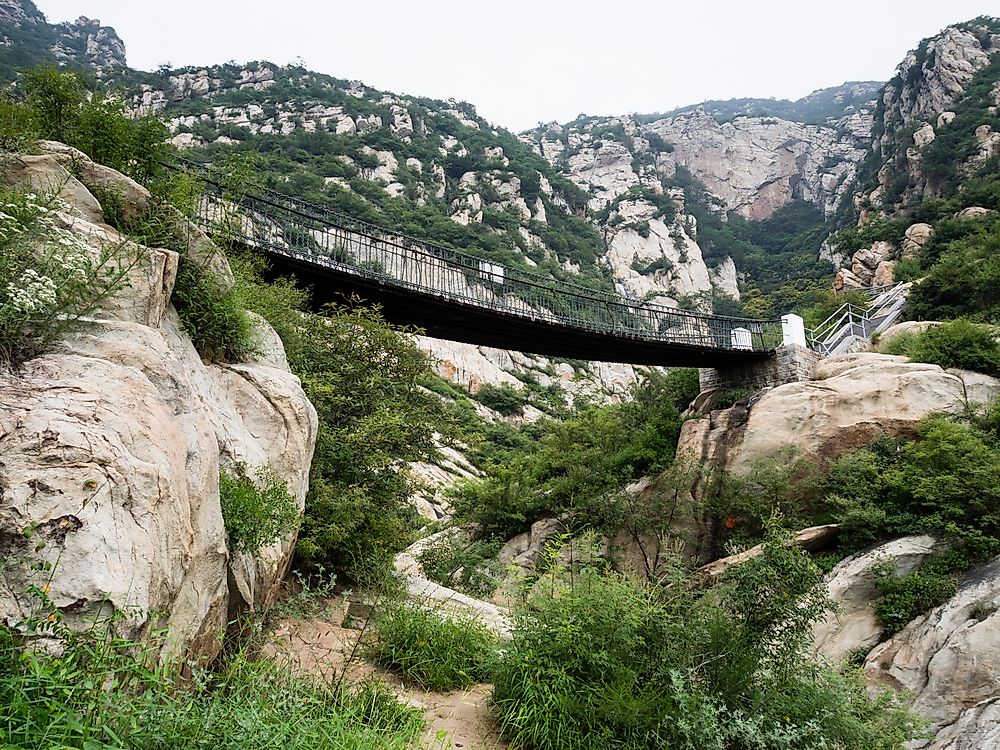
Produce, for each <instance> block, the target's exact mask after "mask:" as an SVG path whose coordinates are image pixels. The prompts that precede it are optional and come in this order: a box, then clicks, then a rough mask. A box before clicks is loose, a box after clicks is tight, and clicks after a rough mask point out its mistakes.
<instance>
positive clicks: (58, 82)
mask: <svg viewBox="0 0 1000 750" xmlns="http://www.w3.org/2000/svg"><path fill="white" fill-rule="evenodd" d="M20 86H21V88H22V89H23V91H24V93H25V104H26V106H27V108H28V109H29V110H30V111H31V113H32V120H33V122H34V129H33V130H34V132H37V134H38V136H40V137H42V138H47V139H51V140H57V141H62V142H63V143H67V144H69V145H70V146H74V147H76V148H78V149H80V150H81V151H83V152H84V153H86V154H87V155H88V156H89V157H90V158H92V159H93V160H94V161H96V162H98V163H99V164H103V165H105V166H108V167H112V168H113V169H117V170H118V171H120V172H123V173H124V174H127V175H129V176H131V177H133V178H135V179H136V180H138V181H140V182H143V181H146V180H148V179H150V178H151V177H153V176H155V175H156V174H158V173H159V172H160V170H161V167H160V162H161V161H162V160H163V159H164V158H165V156H166V154H167V147H166V145H165V139H166V137H167V134H168V131H167V128H166V126H165V125H164V124H163V123H162V122H160V121H159V120H158V119H157V118H155V117H152V116H147V117H131V116H130V115H129V114H128V113H126V111H125V106H124V104H122V102H120V101H118V100H117V99H115V98H112V97H109V96H106V95H105V94H104V93H103V92H100V91H93V92H88V90H87V88H86V86H85V85H84V82H83V79H82V78H81V77H80V75H79V74H78V73H75V72H73V71H67V70H60V69H58V68H56V67H55V66H53V65H42V66H39V67H37V68H32V69H29V70H26V71H24V72H23V74H22V76H21V81H20ZM28 132H32V131H28Z"/></svg>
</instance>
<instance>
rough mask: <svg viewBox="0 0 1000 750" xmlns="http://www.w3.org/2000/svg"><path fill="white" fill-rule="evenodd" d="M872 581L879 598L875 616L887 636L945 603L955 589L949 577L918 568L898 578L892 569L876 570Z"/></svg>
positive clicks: (931, 570) (955, 585)
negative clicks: (874, 583)
mask: <svg viewBox="0 0 1000 750" xmlns="http://www.w3.org/2000/svg"><path fill="white" fill-rule="evenodd" d="M875 574H876V577H875V581H876V583H877V585H878V588H879V591H880V592H881V594H882V595H881V597H880V598H879V600H878V601H877V602H876V603H875V616H876V617H877V618H878V621H879V622H880V623H881V624H882V626H883V627H884V628H885V629H886V631H887V632H888V633H890V634H891V633H898V632H899V631H900V630H902V629H903V628H904V627H906V625H907V624H908V623H909V622H910V621H911V620H913V619H914V618H916V617H918V616H920V615H922V614H923V613H924V612H927V611H928V610H930V609H932V608H933V607H936V606H938V605H939V604H943V603H944V602H946V601H948V599H950V598H951V597H952V596H954V595H955V592H956V591H957V590H958V585H957V584H956V582H955V579H954V578H953V577H952V576H949V575H946V574H944V573H940V572H937V571H936V570H933V569H928V570H924V569H919V570H916V571H914V572H912V573H908V574H907V575H905V576H897V575H896V573H895V570H894V569H893V568H891V567H890V568H884V567H883V568H879V569H877V570H876V571H875Z"/></svg>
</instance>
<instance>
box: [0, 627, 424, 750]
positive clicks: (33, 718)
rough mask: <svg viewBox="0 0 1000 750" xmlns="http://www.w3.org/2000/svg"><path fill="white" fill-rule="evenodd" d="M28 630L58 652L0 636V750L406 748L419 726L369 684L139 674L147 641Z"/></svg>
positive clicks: (97, 632) (260, 666) (238, 659)
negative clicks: (53, 640)
mask: <svg viewBox="0 0 1000 750" xmlns="http://www.w3.org/2000/svg"><path fill="white" fill-rule="evenodd" d="M55 618H56V615H53V619H55ZM40 625H41V623H37V622H32V623H28V627H29V633H30V634H31V635H53V634H54V635H57V636H58V637H59V639H60V641H61V643H62V644H64V645H63V648H61V649H60V651H59V653H58V654H56V653H47V652H46V651H44V650H38V651H32V650H30V649H27V648H26V649H25V650H23V651H22V650H21V647H20V644H19V643H17V641H19V640H20V637H19V636H15V635H12V634H11V633H10V631H7V630H6V629H5V628H3V627H0V743H2V744H3V745H4V746H5V747H11V748H13V747H17V748H23V749H24V750H48V749H49V748H56V747H59V748H71V747H73V748H111V747H115V748H119V747H129V748H142V749H143V750H170V749H171V748H177V747H189V748H205V749H207V748H212V749H213V750H237V749H239V750H242V749H243V748H247V747H272V746H273V747H295V748H301V749H302V750H320V748H322V749H323V750H408V748H410V747H412V742H413V741H414V739H415V738H416V736H417V734H418V732H419V731H420V729H421V727H422V725H423V717H422V715H421V713H420V711H419V710H417V709H414V708H411V707H407V706H403V705H401V704H400V703H399V702H398V701H396V700H395V698H394V697H393V695H392V693H391V692H390V691H389V689H388V688H386V687H385V686H382V685H379V684H375V683H365V684H363V685H361V686H360V687H358V688H357V689H355V690H353V691H351V690H348V689H346V688H343V687H341V686H340V685H335V684H330V683H326V682H322V681H318V680H314V679H312V678H308V677H301V676H296V675H295V674H294V672H293V670H290V669H288V668H287V667H286V666H284V665H278V664H276V663H274V662H263V661H258V660H255V659H253V658H251V657H250V656H249V655H248V654H247V653H245V652H241V653H236V654H230V655H227V656H226V657H225V658H224V659H223V660H222V662H221V663H220V664H218V665H217V666H216V667H215V668H214V669H213V670H212V671H208V670H206V669H204V668H202V667H199V666H194V667H193V668H191V667H189V668H190V669H191V671H190V673H187V672H184V671H183V670H182V669H181V665H180V664H175V663H169V664H166V665H163V666H159V667H151V666H150V665H154V664H156V663H157V657H158V655H159V654H158V648H157V647H158V646H159V645H161V644H160V643H159V641H158V640H152V641H150V642H145V643H133V642H129V641H125V640H122V639H120V638H117V637H115V636H114V635H113V634H112V630H113V627H110V626H109V627H107V628H104V627H101V628H95V629H94V630H92V631H91V632H88V633H85V634H82V635H81V634H75V633H72V632H70V631H69V630H67V629H65V628H63V627H61V626H60V624H59V622H58V620H57V622H56V624H55V625H52V624H50V623H48V622H45V623H44V629H38V627H39V626H40Z"/></svg>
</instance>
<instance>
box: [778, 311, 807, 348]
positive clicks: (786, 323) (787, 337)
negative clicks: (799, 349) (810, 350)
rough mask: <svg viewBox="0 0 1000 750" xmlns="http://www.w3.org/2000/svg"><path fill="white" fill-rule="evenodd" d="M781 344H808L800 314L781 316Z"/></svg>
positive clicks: (804, 324) (804, 325)
mask: <svg viewBox="0 0 1000 750" xmlns="http://www.w3.org/2000/svg"><path fill="white" fill-rule="evenodd" d="M781 344H782V346H789V345H795V346H808V344H807V343H806V323H805V321H804V320H802V316H800V315H782V316H781Z"/></svg>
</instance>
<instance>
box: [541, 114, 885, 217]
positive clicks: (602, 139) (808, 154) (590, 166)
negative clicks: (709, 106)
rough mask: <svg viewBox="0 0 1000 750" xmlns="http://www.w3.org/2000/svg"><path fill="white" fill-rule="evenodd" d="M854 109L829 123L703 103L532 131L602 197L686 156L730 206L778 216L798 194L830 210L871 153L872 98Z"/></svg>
mask: <svg viewBox="0 0 1000 750" xmlns="http://www.w3.org/2000/svg"><path fill="white" fill-rule="evenodd" d="M847 109H848V110H850V111H845V112H844V114H843V115H842V116H841V117H840V118H838V119H837V120H835V121H831V122H830V123H828V124H827V123H824V124H806V123H801V122H795V121H790V120H784V119H781V118H778V117H760V116H738V117H735V118H734V119H732V120H722V119H719V118H718V116H713V115H712V114H710V113H709V112H708V111H706V110H705V109H704V108H702V107H699V108H697V109H694V110H693V111H689V112H683V113H680V114H677V115H674V116H670V117H663V118H659V119H651V117H650V116H645V117H617V118H609V119H601V118H586V119H585V120H584V121H578V122H576V123H570V124H569V125H556V124H552V125H550V126H548V127H547V129H545V130H539V131H536V133H534V134H532V136H531V138H532V140H533V142H534V143H535V144H536V148H537V150H538V151H539V153H541V154H542V155H543V156H545V157H546V158H547V159H548V160H549V161H550V162H551V163H553V164H554V165H558V166H559V167H560V169H562V170H563V171H565V173H566V174H567V175H568V176H569V177H570V178H571V179H573V181H574V182H576V183H577V184H580V185H581V186H583V187H586V188H589V189H590V190H591V192H592V193H594V194H595V199H594V200H595V202H593V203H592V207H597V205H598V203H597V202H598V201H601V200H604V201H611V200H614V199H615V198H616V197H618V196H619V195H621V194H622V193H624V192H626V191H627V190H628V189H629V188H631V187H632V186H635V185H639V184H641V183H643V182H644V181H645V182H646V183H660V182H662V181H663V180H667V181H669V180H672V179H673V178H675V177H676V172H677V167H678V166H681V167H685V168H686V169H687V170H689V171H690V173H691V174H692V175H694V177H696V178H697V179H698V180H700V181H701V182H702V183H704V185H705V186H706V187H707V188H708V190H709V191H710V193H711V194H712V195H713V196H714V197H715V198H717V199H718V201H719V206H720V208H722V209H723V210H725V211H735V212H737V213H739V214H740V215H742V216H744V217H746V218H749V219H766V218H769V217H770V216H772V215H773V214H774V212H775V210H777V209H778V208H780V207H781V206H783V205H785V204H786V203H788V202H789V201H790V200H792V199H793V198H798V199H801V200H805V201H808V202H810V203H814V204H815V205H816V206H817V207H818V208H820V209H822V210H823V211H824V212H825V213H826V214H827V215H829V214H831V213H833V211H834V210H835V208H836V206H837V203H838V202H839V200H840V198H841V197H842V196H843V195H844V192H845V190H846V188H847V183H848V182H849V181H850V179H851V178H852V177H853V176H854V172H855V169H856V167H857V165H858V163H860V161H861V160H862V158H864V152H865V149H866V147H867V145H868V144H867V141H868V138H869V136H870V131H871V124H872V114H871V111H872V107H871V106H865V107H855V106H850V107H848V108H847ZM644 178H645V180H644Z"/></svg>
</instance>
